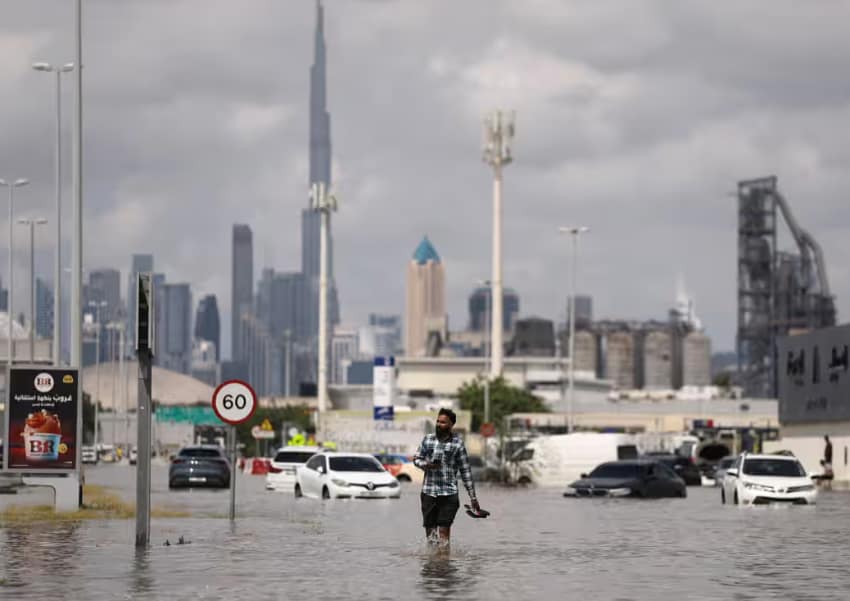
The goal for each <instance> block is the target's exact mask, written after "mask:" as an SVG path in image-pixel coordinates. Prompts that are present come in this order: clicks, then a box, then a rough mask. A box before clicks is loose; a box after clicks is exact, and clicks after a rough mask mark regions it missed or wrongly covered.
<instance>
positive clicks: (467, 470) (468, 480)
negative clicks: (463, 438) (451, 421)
mask: <svg viewBox="0 0 850 601" xmlns="http://www.w3.org/2000/svg"><path fill="white" fill-rule="evenodd" d="M459 459H460V479H461V480H462V481H463V486H464V487H465V488H466V492H467V493H468V494H469V501H470V503H471V504H472V506H473V507H474V508H475V509H476V510H477V509H478V497H477V496H476V494H475V482H473V481H472V468H471V467H469V454H468V453H467V452H466V445H465V444H463V443H461V444H460V450H459Z"/></svg>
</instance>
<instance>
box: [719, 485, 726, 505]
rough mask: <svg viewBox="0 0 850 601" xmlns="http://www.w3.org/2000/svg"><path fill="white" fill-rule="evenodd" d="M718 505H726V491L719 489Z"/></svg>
mask: <svg viewBox="0 0 850 601" xmlns="http://www.w3.org/2000/svg"><path fill="white" fill-rule="evenodd" d="M720 504H721V505H726V491H725V490H723V489H722V488H721V489H720Z"/></svg>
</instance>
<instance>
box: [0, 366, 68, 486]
mask: <svg viewBox="0 0 850 601" xmlns="http://www.w3.org/2000/svg"><path fill="white" fill-rule="evenodd" d="M79 385H80V382H79V372H78V370H76V369H52V368H41V367H15V368H12V369H11V373H10V376H9V397H8V399H7V403H6V420H5V421H6V424H5V425H6V428H5V432H6V437H5V438H6V444H5V446H4V449H3V455H4V456H3V459H4V465H5V466H6V469H7V470H8V471H12V472H14V471H17V472H67V471H74V470H76V469H77V455H78V452H79V445H78V441H79V437H80V432H79V431H78V429H77V426H78V422H79V420H78V416H79V411H81V407H80V405H81V403H80V387H79Z"/></svg>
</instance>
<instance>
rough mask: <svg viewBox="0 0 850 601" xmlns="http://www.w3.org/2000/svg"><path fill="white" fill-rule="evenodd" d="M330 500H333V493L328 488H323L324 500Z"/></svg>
mask: <svg viewBox="0 0 850 601" xmlns="http://www.w3.org/2000/svg"><path fill="white" fill-rule="evenodd" d="M330 498H331V491H329V490H328V487H327V486H325V487H323V488H322V499H325V500H327V499H330Z"/></svg>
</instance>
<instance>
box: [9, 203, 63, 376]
mask: <svg viewBox="0 0 850 601" xmlns="http://www.w3.org/2000/svg"><path fill="white" fill-rule="evenodd" d="M18 223H19V224H21V225H28V226H30V363H35V323H36V316H35V226H36V225H44V224H45V223H47V219H44V218H42V217H39V218H37V219H36V218H33V219H18ZM54 304H55V303H54Z"/></svg>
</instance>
